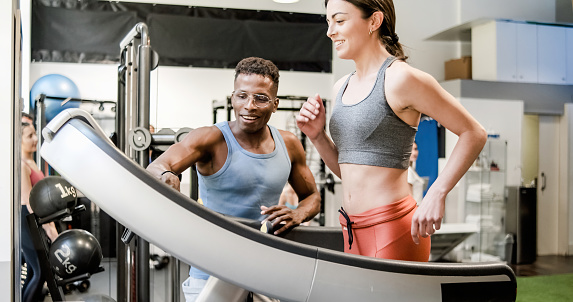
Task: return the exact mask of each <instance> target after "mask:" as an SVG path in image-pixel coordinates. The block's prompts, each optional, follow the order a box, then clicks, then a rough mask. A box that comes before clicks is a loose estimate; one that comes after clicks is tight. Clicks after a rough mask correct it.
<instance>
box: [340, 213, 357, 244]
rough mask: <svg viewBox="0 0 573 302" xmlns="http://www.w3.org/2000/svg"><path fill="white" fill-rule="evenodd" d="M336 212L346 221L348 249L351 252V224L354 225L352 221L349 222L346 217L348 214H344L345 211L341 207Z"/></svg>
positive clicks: (348, 218)
mask: <svg viewBox="0 0 573 302" xmlns="http://www.w3.org/2000/svg"><path fill="white" fill-rule="evenodd" d="M338 212H339V213H340V214H342V216H343V217H344V218H345V219H346V229H347V230H348V245H349V247H348V249H349V250H351V249H352V242H353V241H354V235H352V224H353V223H354V221H350V217H348V214H346V211H344V208H343V207H340V210H338Z"/></svg>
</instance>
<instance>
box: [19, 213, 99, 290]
mask: <svg viewBox="0 0 573 302" xmlns="http://www.w3.org/2000/svg"><path fill="white" fill-rule="evenodd" d="M85 210H86V207H85V206H84V205H79V206H76V207H75V208H66V209H63V210H61V211H58V212H56V213H54V214H52V215H50V216H47V217H44V218H40V217H38V216H37V215H36V214H34V213H31V214H29V215H28V216H27V217H26V220H27V222H28V226H29V228H30V233H31V235H32V241H33V242H34V248H35V249H36V253H37V254H38V260H39V261H40V266H41V268H42V277H43V278H44V280H46V283H47V284H48V290H49V291H50V295H51V297H52V301H66V299H65V297H64V290H63V288H62V286H64V285H66V284H68V283H72V282H76V281H81V280H87V279H89V278H90V277H91V276H92V274H90V273H85V274H82V275H79V276H75V277H73V278H68V279H63V278H61V277H59V276H57V275H56V274H55V273H54V271H53V270H52V267H51V265H50V261H49V256H48V254H49V250H50V248H49V247H48V240H47V238H46V235H45V234H44V232H42V231H41V228H42V225H43V224H46V223H50V222H52V221H56V220H60V219H62V218H65V217H68V216H71V215H74V214H77V213H79V212H82V211H85ZM103 271H104V268H103V267H102V266H100V267H99V269H98V270H97V271H96V272H94V273H93V274H95V273H99V272H103Z"/></svg>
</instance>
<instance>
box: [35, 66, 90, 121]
mask: <svg viewBox="0 0 573 302" xmlns="http://www.w3.org/2000/svg"><path fill="white" fill-rule="evenodd" d="M40 94H45V95H46V96H47V97H46V98H45V100H44V104H45V105H46V112H45V115H46V122H49V121H50V120H51V119H52V118H54V116H56V115H58V113H60V112H61V111H62V110H64V109H68V108H78V107H80V103H81V102H80V101H68V102H66V103H65V104H64V105H62V102H63V101H64V100H60V99H53V98H48V96H53V97H60V98H79V97H80V91H79V89H78V86H76V84H75V83H74V82H73V81H72V80H70V79H69V78H67V77H65V76H63V75H60V74H48V75H45V76H43V77H41V78H39V79H38V80H37V81H36V82H35V83H34V85H32V89H30V112H34V110H35V107H36V105H35V104H36V99H37V98H39V97H40Z"/></svg>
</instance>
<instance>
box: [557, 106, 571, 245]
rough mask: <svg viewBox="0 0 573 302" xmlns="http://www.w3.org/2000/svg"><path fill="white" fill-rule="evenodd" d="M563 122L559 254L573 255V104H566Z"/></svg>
mask: <svg viewBox="0 0 573 302" xmlns="http://www.w3.org/2000/svg"><path fill="white" fill-rule="evenodd" d="M564 112H565V113H564V114H563V117H562V121H561V129H562V133H563V135H562V136H561V140H562V141H563V142H564V144H562V146H561V162H562V163H564V164H563V165H561V167H562V171H560V178H561V183H560V191H559V195H560V196H559V213H560V216H559V222H560V223H559V231H560V232H561V233H564V234H563V235H564V236H562V237H560V238H567V239H566V240H564V241H565V242H562V241H560V244H559V251H558V252H559V254H568V255H573V184H572V183H571V182H572V180H573V103H569V104H565V108H564Z"/></svg>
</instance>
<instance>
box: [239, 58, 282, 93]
mask: <svg viewBox="0 0 573 302" xmlns="http://www.w3.org/2000/svg"><path fill="white" fill-rule="evenodd" d="M239 74H257V75H261V76H263V77H268V78H270V79H271V80H272V81H273V83H275V87H276V88H277V90H278V88H279V69H278V68H277V66H276V65H275V64H274V63H273V62H271V61H269V60H265V59H262V58H257V57H249V58H245V59H242V60H241V61H240V62H239V63H238V64H237V67H235V80H236V79H237V77H238V76H239Z"/></svg>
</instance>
